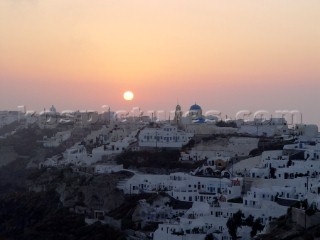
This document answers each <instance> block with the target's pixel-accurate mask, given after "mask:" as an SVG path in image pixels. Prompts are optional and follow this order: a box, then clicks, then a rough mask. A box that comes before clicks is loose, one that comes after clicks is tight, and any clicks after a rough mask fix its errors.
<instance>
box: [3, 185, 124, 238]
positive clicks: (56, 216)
mask: <svg viewBox="0 0 320 240" xmlns="http://www.w3.org/2000/svg"><path fill="white" fill-rule="evenodd" d="M0 239H8V240H10V239H17V240H20V239H21V240H29V239H30V240H42V239H46V240H55V239H68V240H89V239H92V240H93V239H94V240H98V239H99V240H100V239H101V240H105V239H115V240H120V239H125V238H124V235H123V234H122V233H120V232H119V231H116V230H114V229H111V228H110V227H108V226H105V225H101V224H100V223H96V224H93V225H90V226H88V225H86V224H85V221H84V216H82V215H79V214H75V213H72V212H70V211H69V210H68V209H67V208H64V207H62V206H61V204H60V203H59V196H58V194H57V193H56V192H54V191H49V192H40V193H34V192H29V193H16V194H10V195H7V196H6V197H3V198H0Z"/></svg>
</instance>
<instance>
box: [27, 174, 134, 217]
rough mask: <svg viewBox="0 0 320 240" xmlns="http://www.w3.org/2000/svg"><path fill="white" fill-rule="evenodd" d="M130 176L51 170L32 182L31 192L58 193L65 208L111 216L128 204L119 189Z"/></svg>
mask: <svg viewBox="0 0 320 240" xmlns="http://www.w3.org/2000/svg"><path fill="white" fill-rule="evenodd" d="M129 176H130V175H128V173H114V174H101V175H92V174H85V173H79V172H73V171H72V170H71V169H61V170H48V171H45V172H43V173H42V174H41V175H40V176H38V177H36V178H35V179H33V181H31V182H30V190H32V191H43V190H55V191H56V192H57V193H59V196H60V201H61V202H62V204H63V206H65V207H76V206H81V207H84V208H86V209H87V210H88V211H92V210H103V211H106V212H108V211H111V210H113V209H115V208H117V207H119V206H120V205H121V204H122V203H123V202H124V195H123V193H122V192H121V191H119V190H118V189H117V188H116V186H117V184H118V182H119V181H120V180H123V179H125V178H127V177H129Z"/></svg>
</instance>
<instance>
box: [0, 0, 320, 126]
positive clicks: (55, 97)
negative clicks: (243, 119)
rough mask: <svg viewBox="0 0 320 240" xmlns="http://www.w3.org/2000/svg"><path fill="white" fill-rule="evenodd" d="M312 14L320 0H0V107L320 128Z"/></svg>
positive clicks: (319, 18)
mask: <svg viewBox="0 0 320 240" xmlns="http://www.w3.org/2000/svg"><path fill="white" fill-rule="evenodd" d="M319 13H320V1H319V0H308V1H302V0H299V1H298V0H276V1H270V0H261V1H253V0H250V1H249V0H241V1H223V0H219V1H218V0H201V1H195V0H67V1H66V0H1V1H0V110H4V109H13V110H14V109H17V106H18V105H26V106H27V109H32V110H42V109H43V108H49V107H50V106H51V105H52V104H54V105H55V106H56V108H57V109H58V110H59V111H61V110H67V109H68V110H77V109H94V110H99V109H100V108H101V106H102V105H109V106H110V107H111V108H112V109H114V110H116V109H131V108H132V107H136V106H139V107H140V108H142V109H144V110H146V111H147V110H151V109H153V110H160V109H163V110H172V109H174V107H175V105H176V104H177V102H179V103H180V105H181V106H182V108H183V110H188V108H189V106H190V105H192V104H193V103H194V102H197V103H198V104H199V105H201V106H202V108H203V109H204V110H220V111H221V112H222V113H223V115H226V114H228V115H229V116H230V117H234V116H235V114H236V112H237V111H239V110H242V109H248V110H251V111H256V110H260V109H264V110H268V111H270V112H273V111H275V110H283V109H287V110H300V111H301V112H302V114H303V118H304V121H305V122H309V123H317V124H318V125H319V124H320V111H319V110H320V107H319V102H320V14H319ZM126 90H131V91H133V92H134V94H135V98H134V100H133V101H124V100H123V97H122V96H123V93H124V92H125V91H126Z"/></svg>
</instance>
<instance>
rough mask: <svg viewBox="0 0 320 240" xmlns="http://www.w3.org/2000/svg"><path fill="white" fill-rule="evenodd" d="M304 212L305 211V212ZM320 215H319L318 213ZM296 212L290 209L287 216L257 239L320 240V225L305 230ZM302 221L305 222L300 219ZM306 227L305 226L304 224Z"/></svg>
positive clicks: (273, 224) (273, 223) (271, 224)
mask: <svg viewBox="0 0 320 240" xmlns="http://www.w3.org/2000/svg"><path fill="white" fill-rule="evenodd" d="M297 210H299V209H297ZM303 211H304V210H303ZM316 214H319V213H316ZM296 217H297V216H296V213H295V210H294V211H292V209H289V211H288V213H287V214H286V215H285V216H282V217H280V218H278V219H277V220H275V221H273V222H271V223H270V224H269V228H268V231H267V233H266V234H262V235H259V236H258V237H256V239H259V240H278V239H286V240H316V239H320V225H319V223H318V224H316V223H314V224H313V226H312V227H309V228H308V227H307V229H305V228H304V227H303V226H301V224H300V223H299V222H297V221H296V220H297V219H296ZM306 217H307V218H313V217H314V216H306ZM299 220H300V221H303V220H304V217H303V219H299ZM303 225H304V224H303Z"/></svg>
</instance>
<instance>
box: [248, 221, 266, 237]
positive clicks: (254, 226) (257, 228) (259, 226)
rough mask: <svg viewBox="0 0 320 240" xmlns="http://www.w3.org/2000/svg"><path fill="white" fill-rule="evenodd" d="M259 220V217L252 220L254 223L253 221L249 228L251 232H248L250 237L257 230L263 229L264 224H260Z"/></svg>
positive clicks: (255, 233)
mask: <svg viewBox="0 0 320 240" xmlns="http://www.w3.org/2000/svg"><path fill="white" fill-rule="evenodd" d="M261 222H262V220H261V218H257V219H256V220H255V221H254V223H253V225H252V230H251V232H250V235H251V237H253V236H255V235H257V232H258V231H259V232H260V231H262V230H263V228H264V226H263V225H262V224H261Z"/></svg>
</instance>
